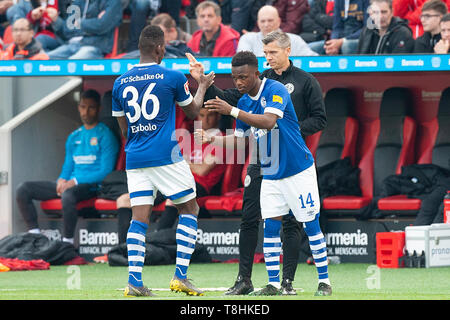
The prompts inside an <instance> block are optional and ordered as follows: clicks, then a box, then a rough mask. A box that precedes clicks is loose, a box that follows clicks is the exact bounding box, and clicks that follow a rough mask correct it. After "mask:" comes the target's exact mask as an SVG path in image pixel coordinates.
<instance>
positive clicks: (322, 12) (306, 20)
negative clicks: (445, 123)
mask: <svg viewBox="0 0 450 320" xmlns="http://www.w3.org/2000/svg"><path fill="white" fill-rule="evenodd" d="M326 6H327V0H314V2H313V3H312V5H311V9H310V10H309V12H308V13H307V14H305V16H304V17H303V19H302V33H300V36H301V37H302V38H303V40H305V41H306V42H313V41H319V40H324V39H325V38H327V37H328V36H329V34H331V29H332V28H333V16H332V15H327V14H326Z"/></svg>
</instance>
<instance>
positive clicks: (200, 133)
mask: <svg viewBox="0 0 450 320" xmlns="http://www.w3.org/2000/svg"><path fill="white" fill-rule="evenodd" d="M194 139H195V142H196V143H197V144H199V145H202V144H205V143H208V144H212V145H213V146H217V147H220V148H222V149H225V148H228V149H245V146H246V144H247V143H248V138H239V137H236V136H235V135H234V134H229V135H227V136H216V135H211V134H209V133H208V132H206V131H205V130H203V129H196V130H195V131H194Z"/></svg>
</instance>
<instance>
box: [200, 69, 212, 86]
mask: <svg viewBox="0 0 450 320" xmlns="http://www.w3.org/2000/svg"><path fill="white" fill-rule="evenodd" d="M215 77H216V74H215V73H214V71H211V72H210V73H208V74H207V75H204V74H203V73H202V74H201V75H200V78H199V80H198V81H197V82H198V84H199V86H204V87H205V88H209V87H210V86H211V85H212V84H213V83H214V78H215Z"/></svg>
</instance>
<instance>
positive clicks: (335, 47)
mask: <svg viewBox="0 0 450 320" xmlns="http://www.w3.org/2000/svg"><path fill="white" fill-rule="evenodd" d="M368 8H369V0H335V1H334V12H333V29H332V31H331V36H330V38H331V39H330V40H327V41H325V40H321V41H315V42H311V43H309V46H310V48H311V49H312V50H314V51H315V52H317V53H319V54H321V55H323V54H327V55H338V54H344V55H345V54H354V53H356V51H357V50H358V39H359V36H360V35H361V31H362V29H363V28H364V26H365V25H366V21H367V17H368Z"/></svg>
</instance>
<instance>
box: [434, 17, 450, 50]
mask: <svg viewBox="0 0 450 320" xmlns="http://www.w3.org/2000/svg"><path fill="white" fill-rule="evenodd" d="M440 25H441V40H439V42H438V43H436V45H435V46H434V53H438V54H447V53H449V52H450V13H447V14H446V15H445V16H443V17H442V20H441V23H440Z"/></svg>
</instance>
